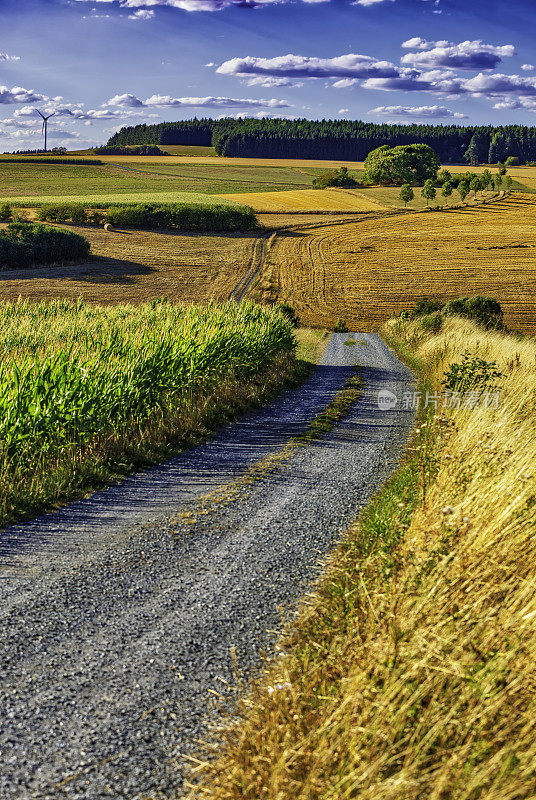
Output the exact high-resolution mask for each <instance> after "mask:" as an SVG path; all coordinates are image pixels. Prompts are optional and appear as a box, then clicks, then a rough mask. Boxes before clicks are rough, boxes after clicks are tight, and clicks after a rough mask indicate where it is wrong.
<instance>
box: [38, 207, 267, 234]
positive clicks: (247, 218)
mask: <svg viewBox="0 0 536 800" xmlns="http://www.w3.org/2000/svg"><path fill="white" fill-rule="evenodd" d="M39 219H40V220H42V221H47V222H72V223H73V224H76V225H82V224H84V223H85V222H93V223H95V224H102V223H103V222H109V223H110V224H111V225H114V226H116V227H118V228H144V229H153V228H168V229H171V230H183V231H250V230H253V229H254V228H256V227H257V219H256V217H255V213H254V211H253V209H251V208H249V207H247V206H236V207H235V206H226V205H211V206H208V205H194V204H192V205H190V204H187V203H163V204H155V203H141V204H139V205H123V206H117V207H110V208H108V210H107V211H106V212H105V213H104V212H102V211H94V212H90V213H88V212H87V211H86V209H85V208H84V206H83V205H81V204H79V203H56V204H54V205H44V206H42V207H41V208H40V209H39Z"/></svg>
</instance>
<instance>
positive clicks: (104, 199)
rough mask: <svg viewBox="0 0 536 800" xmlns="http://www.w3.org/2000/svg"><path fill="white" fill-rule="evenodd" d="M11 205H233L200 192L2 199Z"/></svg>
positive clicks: (97, 206) (35, 196)
mask: <svg viewBox="0 0 536 800" xmlns="http://www.w3.org/2000/svg"><path fill="white" fill-rule="evenodd" d="M4 199H5V200H6V201H7V202H9V203H12V204H13V205H18V206H23V207H27V208H32V206H34V207H36V206H41V205H45V204H47V203H67V202H68V203H81V204H82V205H85V206H87V207H88V208H106V207H107V206H113V205H123V204H129V203H131V204H132V203H196V204H201V205H214V203H221V205H235V203H233V202H232V201H231V200H224V199H223V198H222V199H221V200H220V199H215V196H214V195H212V194H203V193H201V192H135V193H134V192H125V193H124V194H122V193H120V192H118V193H116V194H73V195H69V194H63V195H41V194H39V195H26V196H15V197H6V198H4Z"/></svg>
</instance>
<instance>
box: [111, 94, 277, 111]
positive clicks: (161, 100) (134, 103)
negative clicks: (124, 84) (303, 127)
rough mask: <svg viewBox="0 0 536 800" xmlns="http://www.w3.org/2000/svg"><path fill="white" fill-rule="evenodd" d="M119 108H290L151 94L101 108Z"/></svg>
mask: <svg viewBox="0 0 536 800" xmlns="http://www.w3.org/2000/svg"><path fill="white" fill-rule="evenodd" d="M109 106H119V107H120V108H148V107H151V106H157V107H167V108H175V107H180V108H251V107H256V108H291V105H290V104H289V103H287V102H285V101H284V100H276V99H275V98H272V99H271V100H261V99H252V98H249V97H245V98H243V97H172V96H171V95H169V94H166V95H162V94H153V95H152V97H148V98H147V99H146V100H140V99H139V98H138V97H136V96H135V95H133V94H118V95H115V97H112V98H110V100H107V101H106V103H103V108H107V107H109Z"/></svg>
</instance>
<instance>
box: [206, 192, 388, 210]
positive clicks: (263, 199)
mask: <svg viewBox="0 0 536 800" xmlns="http://www.w3.org/2000/svg"><path fill="white" fill-rule="evenodd" d="M219 196H220V197H222V198H224V199H225V200H232V201H233V202H235V203H244V204H245V205H248V206H251V208H253V210H254V211H257V212H259V213H261V214H262V213H272V212H275V213H285V212H287V211H310V212H314V211H319V212H324V211H326V212H327V211H358V212H359V211H378V210H380V209H382V208H383V207H384V206H382V204H381V203H380V202H378V201H377V200H375V199H374V198H373V197H371V198H370V199H369V198H366V197H363V196H362V195H359V194H358V193H356V192H354V191H352V190H351V189H296V190H295V191H290V192H249V193H248V192H246V193H242V194H224V195H219Z"/></svg>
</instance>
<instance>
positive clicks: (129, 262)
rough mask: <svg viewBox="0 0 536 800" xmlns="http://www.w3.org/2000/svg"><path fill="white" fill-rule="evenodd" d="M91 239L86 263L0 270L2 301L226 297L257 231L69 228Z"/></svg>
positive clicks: (249, 254) (190, 300)
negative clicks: (187, 232)
mask: <svg viewBox="0 0 536 800" xmlns="http://www.w3.org/2000/svg"><path fill="white" fill-rule="evenodd" d="M66 227H68V228H69V230H74V231H76V233H80V234H82V236H85V237H86V238H87V239H89V241H90V242H91V251H92V255H93V257H94V260H91V261H88V262H87V263H85V264H77V265H70V266H59V267H40V268H36V269H27V270H17V271H15V270H10V271H6V272H0V299H1V300H16V299H17V297H19V296H22V297H23V298H29V299H32V300H36V301H37V300H45V299H53V298H58V297H67V298H77V297H80V296H83V297H84V299H85V300H86V301H88V302H91V303H99V304H104V305H108V304H116V303H142V302H145V301H147V300H153V299H155V298H158V297H168V298H169V299H170V300H172V301H174V302H184V303H193V302H196V301H201V302H203V301H208V300H216V301H223V300H227V298H228V297H229V294H230V293H231V291H232V289H234V287H235V286H236V284H237V283H238V281H239V280H240V279H241V278H242V277H243V275H244V273H245V271H246V270H247V268H248V265H249V264H250V263H251V261H252V258H253V252H254V247H255V243H256V241H257V237H256V236H255V234H242V235H240V234H227V235H225V234H215V235H212V236H205V235H202V234H198V235H196V234H191V235H178V234H172V233H156V232H154V231H128V232H127V231H121V232H120V231H114V232H112V233H107V232H106V231H104V230H102V229H99V228H90V227H75V226H71V225H69V226H66Z"/></svg>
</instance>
